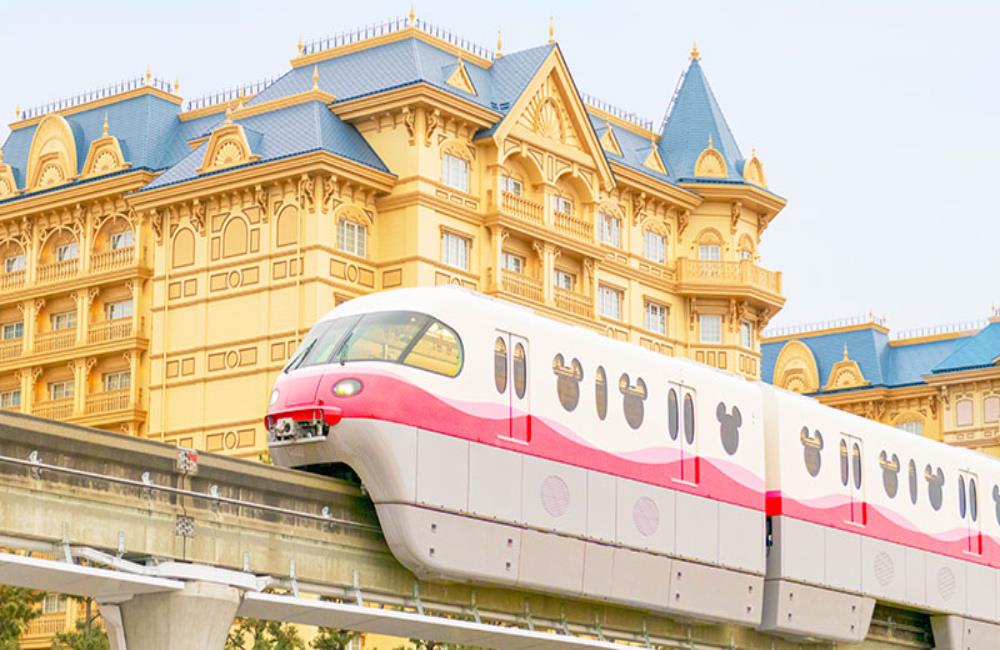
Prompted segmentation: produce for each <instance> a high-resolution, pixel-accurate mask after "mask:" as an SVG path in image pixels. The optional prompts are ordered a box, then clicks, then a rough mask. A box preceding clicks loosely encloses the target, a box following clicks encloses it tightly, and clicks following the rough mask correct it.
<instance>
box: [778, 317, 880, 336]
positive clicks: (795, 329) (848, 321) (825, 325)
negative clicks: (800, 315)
mask: <svg viewBox="0 0 1000 650" xmlns="http://www.w3.org/2000/svg"><path fill="white" fill-rule="evenodd" d="M855 325H878V326H879V327H886V318H885V316H876V315H874V314H872V313H871V312H868V313H867V314H862V315H860V316H849V317H847V318H838V319H834V320H826V321H816V322H814V323H802V324H800V325H788V326H786V327H769V328H767V329H765V330H764V332H763V336H764V338H774V337H776V336H789V335H791V334H805V333H808V332H819V331H822V330H829V329H836V328H838V327H853V326H855Z"/></svg>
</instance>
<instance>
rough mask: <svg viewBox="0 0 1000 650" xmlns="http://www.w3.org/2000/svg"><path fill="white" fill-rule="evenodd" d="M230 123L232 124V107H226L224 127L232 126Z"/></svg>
mask: <svg viewBox="0 0 1000 650" xmlns="http://www.w3.org/2000/svg"><path fill="white" fill-rule="evenodd" d="M232 123H233V107H232V106H227V107H226V125H229V124H232Z"/></svg>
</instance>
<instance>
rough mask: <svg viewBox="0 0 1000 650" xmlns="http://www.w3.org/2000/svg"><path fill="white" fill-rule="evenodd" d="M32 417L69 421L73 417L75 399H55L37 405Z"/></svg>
mask: <svg viewBox="0 0 1000 650" xmlns="http://www.w3.org/2000/svg"><path fill="white" fill-rule="evenodd" d="M31 414H32V415H37V416H38V417H40V418H48V419H50V420H67V419H69V418H71V417H72V416H73V398H72V397H67V398H65V399H53V400H47V401H44V402H39V403H37V404H35V407H34V408H33V409H31Z"/></svg>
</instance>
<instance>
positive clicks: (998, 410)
mask: <svg viewBox="0 0 1000 650" xmlns="http://www.w3.org/2000/svg"><path fill="white" fill-rule="evenodd" d="M997 420H1000V397H998V396H996V395H990V396H989V397H987V398H986V399H985V400H983V422H996V421H997Z"/></svg>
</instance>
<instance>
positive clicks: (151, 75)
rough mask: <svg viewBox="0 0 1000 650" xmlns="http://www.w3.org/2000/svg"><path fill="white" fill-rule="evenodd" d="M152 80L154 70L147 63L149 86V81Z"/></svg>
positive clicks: (147, 83) (147, 81)
mask: <svg viewBox="0 0 1000 650" xmlns="http://www.w3.org/2000/svg"><path fill="white" fill-rule="evenodd" d="M152 80H153V70H152V69H151V68H150V67H149V66H148V65H147V66H146V85H147V86H148V85H149V82H150V81H152Z"/></svg>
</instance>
